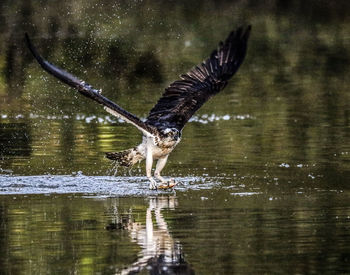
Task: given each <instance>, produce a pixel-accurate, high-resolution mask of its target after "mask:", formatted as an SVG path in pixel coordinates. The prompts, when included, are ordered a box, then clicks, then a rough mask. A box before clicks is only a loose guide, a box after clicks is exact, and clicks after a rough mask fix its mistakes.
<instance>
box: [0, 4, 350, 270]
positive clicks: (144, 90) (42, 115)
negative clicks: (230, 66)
mask: <svg viewBox="0 0 350 275" xmlns="http://www.w3.org/2000/svg"><path fill="white" fill-rule="evenodd" d="M231 2H232V1H228V2H225V1H212V2H211V1H176V2H172V1H165V2H160V1H146V2H144V1H133V2H130V1H122V2H119V1H86V3H82V2H74V1H70V0H67V1H36V2H30V1H24V0H23V1H2V2H1V3H0V33H1V38H2V39H0V273H1V274H76V273H77V274H135V273H140V274H236V273H237V274H260V273H263V274H275V273H292V274H309V273H311V274H324V273H328V274H347V273H350V188H349V186H350V185H349V183H350V181H349V178H350V173H349V172H350V93H349V84H350V83H349V79H350V69H349V68H350V66H349V65H350V36H349V33H350V16H349V15H350V4H349V3H348V2H347V1H328V2H327V3H326V2H324V1H308V2H307V3H306V2H304V1H288V2H287V1H285V2H282V1H272V2H271V1H270V2H268V3H263V2H261V3H258V2H257V1H248V0H247V1H245V0H242V1H235V2H234V3H231ZM247 23H250V24H252V26H253V31H252V35H251V38H250V40H249V49H248V54H247V57H246V59H245V61H244V63H243V65H242V66H241V68H240V70H239V71H238V73H237V74H236V75H235V76H234V78H233V79H232V80H231V81H230V83H229V85H228V86H227V87H226V88H225V90H224V91H222V92H221V93H220V94H218V95H217V96H216V97H215V98H213V99H211V100H210V101H209V102H208V103H207V104H206V105H205V106H203V108H201V109H200V110H199V111H198V112H197V113H196V114H195V116H194V117H193V119H192V120H191V121H190V122H189V123H188V124H187V126H186V127H185V129H184V130H183V139H182V141H181V143H180V144H179V145H178V146H177V147H176V149H175V150H174V152H173V153H172V154H171V155H170V157H169V160H168V163H167V166H166V168H165V169H164V172H163V174H164V175H166V176H169V177H173V178H175V179H176V180H177V182H178V185H177V186H176V188H175V189H174V190H163V191H152V190H149V189H148V182H147V179H146V178H145V167H144V163H142V164H141V165H140V166H136V167H134V168H133V169H131V170H126V169H121V168H120V169H117V170H116V169H115V167H114V166H113V163H111V162H110V161H108V160H107V159H106V158H105V157H104V153H105V152H110V151H119V150H123V149H127V148H130V147H133V146H135V145H137V144H138V143H139V142H140V141H141V134H140V133H139V131H138V130H137V129H134V127H132V126H129V125H127V124H126V123H123V122H122V121H118V119H116V118H113V117H112V116H110V115H109V114H107V113H105V112H104V111H103V110H102V108H101V107H100V106H97V105H96V104H95V103H94V102H90V101H89V100H87V99H85V98H83V97H82V96H80V95H79V94H77V93H76V92H75V91H74V90H73V89H70V88H67V87H66V86H64V85H63V84H61V83H59V82H58V81H57V80H56V79H54V78H53V77H51V76H49V75H48V74H47V73H45V72H44V71H42V70H41V69H40V67H39V66H38V64H37V63H35V62H34V60H33V58H32V57H31V55H30V53H29V51H28V50H27V48H26V47H25V44H24V32H28V33H29V35H30V36H31V38H32V40H33V43H34V44H35V45H37V48H38V49H39V51H40V52H41V53H42V54H43V56H45V57H46V58H48V59H49V60H50V61H51V62H53V63H55V64H57V65H59V66H61V67H64V68H66V69H67V70H69V71H71V72H73V73H74V74H76V75H77V76H79V77H80V78H82V79H84V80H86V81H88V82H89V83H90V84H92V85H93V86H94V87H96V88H101V89H102V91H103V94H104V95H105V96H107V97H108V98H110V99H112V100H114V101H115V102H117V103H118V104H120V105H121V106H122V107H124V108H126V109H127V110H129V111H130V112H132V113H134V114H136V115H138V116H140V117H141V118H146V117H147V114H148V112H149V110H150V109H151V108H152V106H153V105H154V104H155V103H156V102H157V100H158V98H159V97H160V95H161V93H162V91H163V90H164V88H165V87H166V86H167V85H169V84H170V83H171V82H172V81H174V80H176V79H178V75H180V74H182V73H184V72H186V71H188V70H189V69H190V68H191V67H192V66H194V65H196V64H198V63H199V62H200V61H202V60H203V59H205V58H206V57H207V56H208V55H209V53H210V52H211V51H212V50H213V49H214V48H215V47H216V45H217V43H218V42H219V41H220V40H223V39H224V38H225V37H226V35H227V34H228V33H229V32H230V31H231V30H232V29H234V28H236V27H237V26H239V25H241V24H247Z"/></svg>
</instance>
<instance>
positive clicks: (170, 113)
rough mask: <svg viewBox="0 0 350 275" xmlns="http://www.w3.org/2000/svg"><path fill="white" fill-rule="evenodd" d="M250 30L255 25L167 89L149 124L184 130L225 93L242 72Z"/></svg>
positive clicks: (234, 34)
mask: <svg viewBox="0 0 350 275" xmlns="http://www.w3.org/2000/svg"><path fill="white" fill-rule="evenodd" d="M250 30H251V26H248V27H247V28H246V29H245V30H244V29H243V28H242V27H240V28H238V29H237V30H236V31H232V32H231V33H230V35H229V36H228V37H227V39H226V40H225V42H224V43H222V42H220V44H219V47H218V49H217V50H215V51H213V52H212V53H211V55H210V57H209V58H208V59H207V60H205V61H203V63H202V64H200V65H198V66H196V67H194V68H193V69H192V70H191V71H189V72H188V73H187V74H184V75H181V80H177V81H175V82H174V83H172V84H171V85H170V86H169V87H168V88H166V89H165V92H164V94H163V96H162V97H161V98H160V99H159V101H158V103H157V104H156V105H155V106H154V107H153V109H152V110H151V111H150V113H149V116H148V118H147V121H146V122H147V123H148V124H150V125H153V126H155V127H157V128H163V127H168V128H172V127H174V128H176V129H178V130H182V128H183V127H184V126H185V124H186V122H187V121H188V120H189V119H190V118H191V117H192V115H193V114H194V113H195V112H196V111H197V110H198V109H199V108H200V107H201V106H202V105H203V104H204V103H205V102H206V101H207V100H208V99H209V98H210V97H212V96H213V95H215V94H217V93H218V92H219V91H220V90H222V89H223V88H224V87H225V86H226V84H227V81H228V80H229V79H230V78H231V77H232V76H233V75H234V73H235V72H236V71H237V70H238V68H239V66H240V65H241V63H242V62H243V59H244V57H245V54H246V50H247V41H248V38H249V33H250Z"/></svg>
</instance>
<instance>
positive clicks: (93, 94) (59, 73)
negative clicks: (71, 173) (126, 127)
mask: <svg viewBox="0 0 350 275" xmlns="http://www.w3.org/2000/svg"><path fill="white" fill-rule="evenodd" d="M25 37H26V42H27V45H28V48H29V49H30V51H31V53H32V54H33V56H34V57H35V59H36V60H37V61H38V63H39V64H40V66H41V67H42V68H43V69H44V70H45V71H47V72H48V73H49V74H52V75H53V76H55V77H56V78H58V79H59V80H61V81H62V82H64V83H66V84H68V85H69V86H71V87H73V88H75V89H77V90H78V92H79V93H81V94H82V95H84V96H86V97H88V98H90V99H93V100H95V101H97V102H98V103H99V104H101V105H103V106H104V109H105V110H106V111H107V112H109V113H110V114H112V115H114V116H117V117H118V118H121V119H123V120H125V121H126V122H128V123H131V124H132V125H134V126H136V127H137V128H138V129H139V130H140V131H142V132H143V134H145V135H154V134H155V131H156V129H155V128H154V127H152V126H151V125H148V124H147V123H145V122H143V121H142V120H140V119H139V118H138V117H136V116H135V115H133V114H132V113H129V112H128V111H126V110H124V109H123V108H122V107H120V106H119V105H117V104H116V103H114V102H112V101H111V100H109V99H108V98H106V97H104V96H103V95H101V93H100V91H99V90H97V89H94V88H93V87H92V86H91V85H89V84H87V83H86V82H85V81H82V80H80V79H78V78H77V77H76V76H74V75H72V74H70V73H68V72H66V71H64V70H62V69H60V68H58V67H57V66H55V65H53V64H51V63H49V62H48V61H46V60H45V59H43V58H42V57H41V56H40V55H39V53H38V52H37V50H36V49H35V47H34V46H33V44H32V43H31V41H30V39H29V36H28V34H25Z"/></svg>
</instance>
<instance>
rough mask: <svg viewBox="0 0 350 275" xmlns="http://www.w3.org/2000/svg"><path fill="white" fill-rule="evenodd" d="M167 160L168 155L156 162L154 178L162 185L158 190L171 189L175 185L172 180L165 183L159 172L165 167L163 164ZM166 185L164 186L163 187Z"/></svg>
mask: <svg viewBox="0 0 350 275" xmlns="http://www.w3.org/2000/svg"><path fill="white" fill-rule="evenodd" d="M167 160H168V155H167V156H165V157H163V158H160V159H159V160H158V161H157V165H156V170H155V171H154V176H155V177H156V178H157V179H159V180H160V181H161V182H162V184H163V185H161V186H159V187H160V188H169V187H173V186H174V185H175V184H176V183H175V180H174V179H170V180H168V181H166V180H165V179H164V178H163V177H162V176H161V175H160V172H161V171H162V170H163V168H164V167H165V164H166V162H167ZM165 184H166V186H165Z"/></svg>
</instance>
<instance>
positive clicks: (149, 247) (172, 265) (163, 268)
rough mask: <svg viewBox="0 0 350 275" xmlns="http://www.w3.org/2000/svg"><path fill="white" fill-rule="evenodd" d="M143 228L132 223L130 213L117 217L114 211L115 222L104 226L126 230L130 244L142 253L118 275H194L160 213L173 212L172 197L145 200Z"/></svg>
mask: <svg viewBox="0 0 350 275" xmlns="http://www.w3.org/2000/svg"><path fill="white" fill-rule="evenodd" d="M148 203H149V205H148V207H147V210H146V221H145V224H144V223H143V222H142V223H140V222H134V221H133V218H132V215H133V214H132V212H131V211H130V212H129V213H128V214H127V215H120V214H118V208H117V207H114V217H115V222H113V223H111V224H110V225H109V226H107V229H108V230H118V229H126V230H128V232H129V236H130V238H131V239H132V241H134V242H136V243H137V244H138V245H139V246H140V247H141V251H140V253H139V255H138V258H137V260H136V261H135V262H134V263H132V264H131V265H129V266H128V267H127V268H125V269H123V270H120V271H118V272H117V274H136V273H139V272H141V271H142V272H145V271H148V272H149V274H194V271H193V270H192V269H191V267H190V266H189V264H188V263H187V262H186V261H185V260H184V257H183V252H182V246H181V244H180V243H179V242H178V241H176V240H174V239H173V238H172V236H171V235H170V233H169V230H168V224H167V223H166V221H165V219H164V217H163V214H162V209H175V207H176V206H177V200H176V198H175V197H174V196H166V197H150V198H148Z"/></svg>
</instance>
